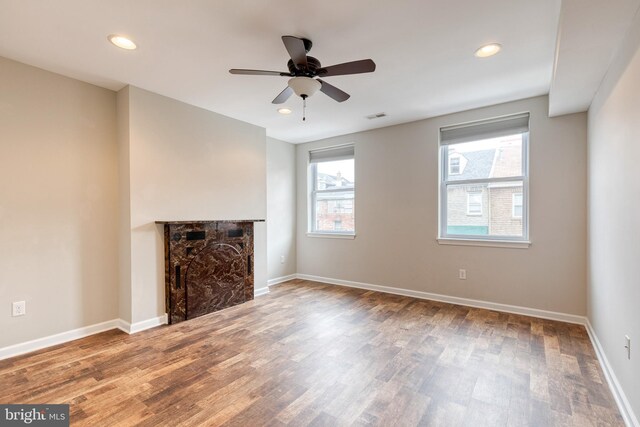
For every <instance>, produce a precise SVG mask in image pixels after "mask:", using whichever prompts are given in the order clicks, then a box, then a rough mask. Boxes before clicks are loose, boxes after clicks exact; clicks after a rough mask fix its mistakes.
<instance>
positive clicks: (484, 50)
mask: <svg viewBox="0 0 640 427" xmlns="http://www.w3.org/2000/svg"><path fill="white" fill-rule="evenodd" d="M500 49H502V46H500V45H499V44H498V43H491V44H486V45H484V46H481V47H480V48H479V49H478V50H476V53H475V55H476V56H477V57H478V58H487V57H489V56H493V55H495V54H496V53H498V52H500Z"/></svg>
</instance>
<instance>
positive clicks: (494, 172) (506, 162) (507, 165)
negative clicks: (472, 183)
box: [446, 134, 523, 181]
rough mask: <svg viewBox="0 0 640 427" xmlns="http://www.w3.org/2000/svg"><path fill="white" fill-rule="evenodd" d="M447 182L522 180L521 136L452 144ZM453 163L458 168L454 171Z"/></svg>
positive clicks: (449, 147) (449, 150) (449, 153)
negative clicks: (491, 179)
mask: <svg viewBox="0 0 640 427" xmlns="http://www.w3.org/2000/svg"><path fill="white" fill-rule="evenodd" d="M446 147H447V155H448V157H449V159H451V160H450V163H449V168H448V174H447V180H449V181H461V180H468V179H490V178H505V177H512V176H513V177H516V176H522V175H523V170H522V134H517V135H510V136H503V137H500V138H493V139H485V140H480V141H472V142H465V143H461V144H451V145H448V146H446ZM453 159H457V160H455V163H456V164H457V165H458V166H457V167H455V168H452V165H453V163H452V162H453V161H454V160H453Z"/></svg>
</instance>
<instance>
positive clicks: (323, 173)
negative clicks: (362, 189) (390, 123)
mask: <svg viewBox="0 0 640 427" xmlns="http://www.w3.org/2000/svg"><path fill="white" fill-rule="evenodd" d="M354 163H355V161H354V146H353V145H342V146H339V147H331V148H325V149H321V150H314V151H310V152H309V181H310V182H309V184H310V185H309V187H310V190H311V194H310V206H309V212H310V218H309V232H310V233H312V234H325V235H346V236H352V235H354V234H355V230H356V228H355V213H354V212H355V191H356V184H355V168H354Z"/></svg>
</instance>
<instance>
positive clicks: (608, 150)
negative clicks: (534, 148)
mask: <svg viewBox="0 0 640 427" xmlns="http://www.w3.org/2000/svg"><path fill="white" fill-rule="evenodd" d="M639 119H640V15H637V16H636V19H635V22H634V24H633V25H632V31H631V33H630V34H629V35H628V38H627V40H626V41H625V43H624V44H623V46H622V47H621V49H620V51H619V54H618V57H617V58H616V59H615V60H614V62H613V64H612V66H611V68H610V69H609V72H608V74H607V76H606V77H605V79H604V80H603V82H602V85H601V87H600V89H599V90H598V93H597V95H596V97H595V99H594V101H593V103H592V105H591V107H590V109H589V284H588V292H587V294H588V317H589V320H590V322H591V324H592V326H593V329H594V330H595V332H596V335H597V337H598V339H599V341H600V343H601V345H602V347H603V349H604V353H605V354H606V357H607V359H608V360H609V363H610V364H611V367H612V368H613V371H614V372H615V375H616V377H617V378H618V381H619V382H620V384H621V386H622V389H623V390H624V393H625V394H626V397H627V399H628V400H629V402H630V404H631V407H632V408H633V411H634V412H635V414H636V417H638V416H640V364H639V363H638V361H639V360H640V309H639V308H638V304H639V303H640V274H639V273H638V261H639V260H640V169H639V166H638V165H639V164H640V121H639ZM625 335H628V336H629V337H630V338H631V349H632V354H631V360H629V359H627V356H626V350H625V348H624V336H625ZM636 422H637V421H636Z"/></svg>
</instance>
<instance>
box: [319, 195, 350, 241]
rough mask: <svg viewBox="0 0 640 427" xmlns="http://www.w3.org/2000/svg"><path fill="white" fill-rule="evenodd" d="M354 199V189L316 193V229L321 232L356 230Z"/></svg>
mask: <svg viewBox="0 0 640 427" xmlns="http://www.w3.org/2000/svg"><path fill="white" fill-rule="evenodd" d="M353 201H354V193H353V191H337V192H333V193H329V192H327V193H316V205H315V213H316V218H315V228H314V230H315V231H321V232H341V233H349V232H351V233H352V232H354V231H355V225H354V224H355V223H354V203H353Z"/></svg>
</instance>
